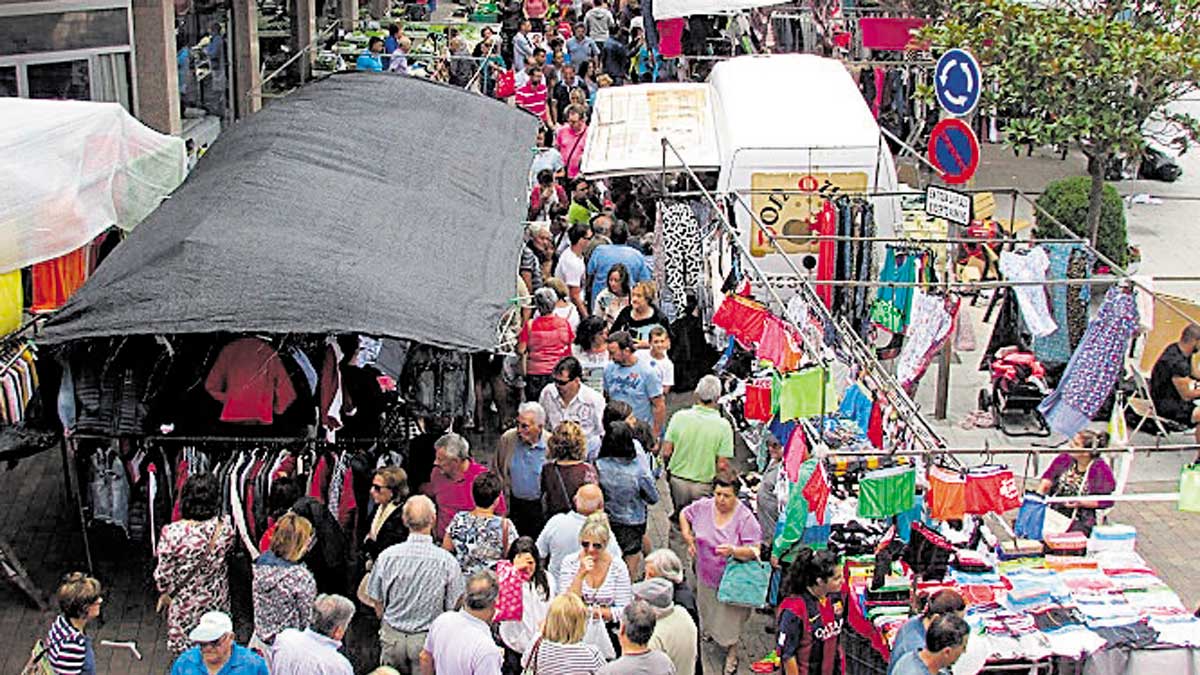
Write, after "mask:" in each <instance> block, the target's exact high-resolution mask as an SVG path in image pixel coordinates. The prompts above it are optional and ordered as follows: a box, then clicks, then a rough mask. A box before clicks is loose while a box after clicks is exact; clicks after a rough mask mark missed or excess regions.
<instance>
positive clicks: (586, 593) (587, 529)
mask: <svg viewBox="0 0 1200 675" xmlns="http://www.w3.org/2000/svg"><path fill="white" fill-rule="evenodd" d="M611 538H612V529H611V527H610V526H609V524H608V516H607V515H605V514H604V513H593V514H592V515H590V516H588V517H587V520H586V521H584V523H583V527H581V528H580V529H579V552H578V553H573V554H571V555H569V556H567V557H566V559H565V560H563V564H562V570H560V571H559V576H558V588H559V589H560V592H568V591H569V592H571V593H575V594H576V595H578V596H580V597H581V598H583V601H584V603H585V604H587V608H588V617H589V620H593V621H594V620H599V621H602V622H603V623H604V624H605V626H606V627H607V629H608V633H609V634H608V635H607V636H604V638H603V639H607V640H610V643H609V645H608V648H607V649H605V645H604V644H603V643H602V642H599V641H598V642H597V643H596V645H595V646H596V647H597V648H599V649H600V653H601V654H604V656H605V657H606V658H609V659H611V658H613V657H614V656H615V651H616V650H615V649H614V646H615V645H616V640H615V639H614V638H615V636H616V628H617V625H618V623H619V622H620V616H621V610H623V609H625V606H626V605H628V604H629V603H630V602H631V601H632V600H633V585H632V583H631V582H630V580H629V568H628V567H626V566H625V564H624V562H623V561H621V560H620V559H618V558H614V557H613V555H612V554H611V553H609V552H608V542H609V540H610V539H611Z"/></svg>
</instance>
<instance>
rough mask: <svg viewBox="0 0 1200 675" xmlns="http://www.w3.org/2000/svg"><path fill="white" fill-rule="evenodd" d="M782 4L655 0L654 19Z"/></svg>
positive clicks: (740, 0) (759, 0)
mask: <svg viewBox="0 0 1200 675" xmlns="http://www.w3.org/2000/svg"><path fill="white" fill-rule="evenodd" d="M779 4H782V3H781V2H780V0H654V7H653V10H654V18H655V19H656V20H658V21H662V20H663V19H675V18H678V17H681V16H693V15H696V14H733V13H735V12H740V11H741V10H744V9H753V8H755V7H769V6H771V5H779Z"/></svg>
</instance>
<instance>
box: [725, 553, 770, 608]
mask: <svg viewBox="0 0 1200 675" xmlns="http://www.w3.org/2000/svg"><path fill="white" fill-rule="evenodd" d="M770 587H771V566H770V565H769V564H767V563H765V562H763V561H761V560H730V561H729V562H727V563H726V564H725V573H724V574H722V575H721V585H720V587H718V588H717V600H718V601H719V602H723V603H725V604H727V605H738V606H741V607H755V608H758V607H766V606H767V591H768V590H769V589H770Z"/></svg>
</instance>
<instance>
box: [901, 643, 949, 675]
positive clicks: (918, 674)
mask: <svg viewBox="0 0 1200 675" xmlns="http://www.w3.org/2000/svg"><path fill="white" fill-rule="evenodd" d="M922 648H924V645H922ZM888 672H890V673H894V675H933V673H931V672H929V668H928V667H927V666H926V665H925V662H924V661H922V660H921V656H920V655H919V654H918V653H917V652H909V653H907V654H905V655H904V657H903V658H901V659H900V660H899V661H897V662H896V666H895V667H894V668H892V669H890V670H889V671H888ZM942 672H944V671H942Z"/></svg>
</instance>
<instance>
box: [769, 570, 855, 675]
mask: <svg viewBox="0 0 1200 675" xmlns="http://www.w3.org/2000/svg"><path fill="white" fill-rule="evenodd" d="M784 584H785V586H784V588H785V589H786V590H787V593H788V597H787V598H786V599H784V600H783V602H781V603H779V658H780V660H781V661H782V663H783V673H784V675H841V673H844V672H845V665H846V664H845V655H844V654H843V653H842V648H841V642H840V640H839V639H838V638H839V636H840V635H841V633H842V623H843V621H844V620H845V618H844V617H845V614H844V612H843V611H842V609H843V605H842V600H841V597H840V595H839V593H838V592H839V591H840V590H841V589H842V571H841V570H840V569H838V565H837V556H836V555H835V554H833V553H831V552H829V551H813V550H812V549H810V548H802V549H800V552H799V554H798V555H797V556H796V561H795V562H793V563H792V566H791V567H790V568H789V569H788V573H787V579H786V580H785V581H784Z"/></svg>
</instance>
